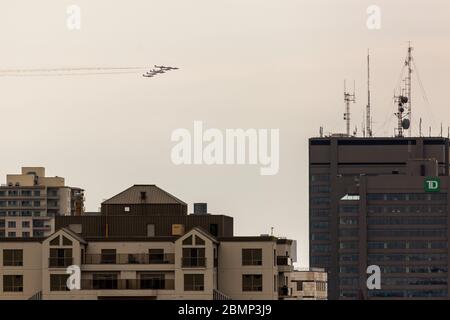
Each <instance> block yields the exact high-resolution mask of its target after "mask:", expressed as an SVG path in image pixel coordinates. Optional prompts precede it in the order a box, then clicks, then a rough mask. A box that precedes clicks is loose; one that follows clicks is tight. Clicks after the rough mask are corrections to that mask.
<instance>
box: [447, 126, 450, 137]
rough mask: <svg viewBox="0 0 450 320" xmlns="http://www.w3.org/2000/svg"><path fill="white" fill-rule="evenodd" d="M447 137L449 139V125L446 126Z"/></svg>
mask: <svg viewBox="0 0 450 320" xmlns="http://www.w3.org/2000/svg"><path fill="white" fill-rule="evenodd" d="M447 139H450V127H447Z"/></svg>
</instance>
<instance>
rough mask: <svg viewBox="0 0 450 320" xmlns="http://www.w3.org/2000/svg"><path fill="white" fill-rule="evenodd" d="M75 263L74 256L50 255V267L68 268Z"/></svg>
mask: <svg viewBox="0 0 450 320" xmlns="http://www.w3.org/2000/svg"><path fill="white" fill-rule="evenodd" d="M72 264H73V258H72V257H64V258H60V257H50V258H48V267H49V268H67V267H68V266H71V265H72Z"/></svg>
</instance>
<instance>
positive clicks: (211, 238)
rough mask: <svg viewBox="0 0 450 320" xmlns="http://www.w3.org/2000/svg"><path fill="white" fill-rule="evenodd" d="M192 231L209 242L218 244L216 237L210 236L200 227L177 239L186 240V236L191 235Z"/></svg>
mask: <svg viewBox="0 0 450 320" xmlns="http://www.w3.org/2000/svg"><path fill="white" fill-rule="evenodd" d="M193 231H197V232H198V233H200V234H201V235H203V236H205V237H206V238H208V239H209V240H211V241H212V242H214V243H218V241H217V239H216V237H214V236H213V235H212V234H210V233H209V232H208V231H205V230H203V229H202V228H200V227H194V228H192V229H190V230H189V231H188V232H186V233H185V234H183V235H182V236H181V237H179V238H178V239H183V238H187V236H188V235H189V234H190V233H192V232H193Z"/></svg>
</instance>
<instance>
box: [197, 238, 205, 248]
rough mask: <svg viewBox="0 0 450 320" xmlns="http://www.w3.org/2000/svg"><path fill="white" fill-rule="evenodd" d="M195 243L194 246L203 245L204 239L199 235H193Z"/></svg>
mask: <svg viewBox="0 0 450 320" xmlns="http://www.w3.org/2000/svg"><path fill="white" fill-rule="evenodd" d="M195 245H196V246H204V245H205V240H203V239H202V238H200V237H199V236H195Z"/></svg>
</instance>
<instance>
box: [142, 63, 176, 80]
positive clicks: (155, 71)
mask: <svg viewBox="0 0 450 320" xmlns="http://www.w3.org/2000/svg"><path fill="white" fill-rule="evenodd" d="M154 67H155V69H152V70H150V71H147V72H146V73H144V74H143V75H142V76H143V77H147V78H151V77H154V76H156V75H157V74H160V73H165V72H167V71H171V70H178V69H179V68H176V67H166V66H157V65H155V66H154Z"/></svg>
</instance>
